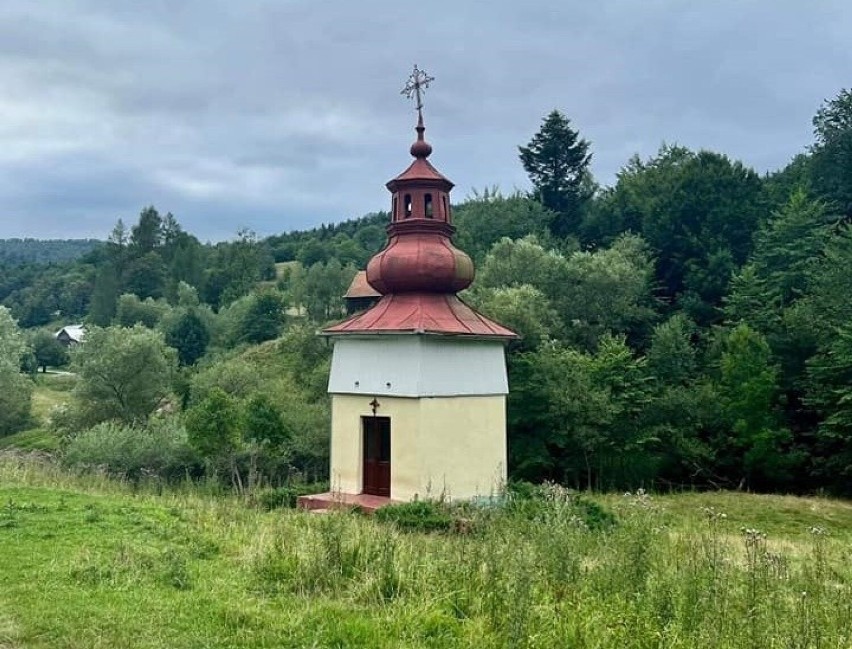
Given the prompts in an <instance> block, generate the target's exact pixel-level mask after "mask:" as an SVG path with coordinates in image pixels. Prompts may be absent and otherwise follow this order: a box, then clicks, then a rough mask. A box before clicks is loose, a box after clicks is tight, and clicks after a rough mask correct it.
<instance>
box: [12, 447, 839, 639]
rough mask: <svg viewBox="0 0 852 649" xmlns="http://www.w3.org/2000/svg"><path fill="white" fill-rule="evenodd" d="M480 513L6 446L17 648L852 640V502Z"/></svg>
mask: <svg viewBox="0 0 852 649" xmlns="http://www.w3.org/2000/svg"><path fill="white" fill-rule="evenodd" d="M590 503H592V504H590ZM580 505H582V506H580ZM597 506H600V507H602V508H603V509H602V510H599V509H598V507H597ZM607 511H609V512H612V513H613V514H614V515H615V517H616V522H615V523H614V524H611V523H609V520H610V519H609V518H608V516H606V515H605V513H606V512H607ZM464 515H465V517H466V518H465V523H466V525H465V529H468V528H470V529H469V531H468V533H466V534H458V533H454V534H433V535H426V534H420V533H405V532H402V531H399V530H397V529H396V528H394V527H393V526H391V525H388V524H382V523H379V522H377V521H375V520H372V519H366V518H363V517H361V516H359V515H355V514H345V513H340V514H327V515H310V514H305V513H300V512H293V511H287V510H285V511H274V512H263V511H260V510H258V509H256V508H253V507H252V506H250V504H248V503H246V502H245V501H244V500H238V499H236V498H234V497H227V496H215V495H205V494H204V493H203V492H202V489H201V488H199V487H187V488H185V489H183V490H181V489H178V490H175V491H170V492H165V493H159V494H157V489H155V488H154V487H153V486H152V487H146V488H133V486H132V485H127V484H121V483H116V482H112V481H110V480H108V479H106V478H104V477H102V476H98V475H89V476H73V475H70V474H67V473H64V472H63V471H62V470H61V469H59V468H58V467H56V466H55V465H54V464H53V463H52V462H51V461H50V460H47V459H43V458H41V459H39V458H34V457H28V456H23V455H20V454H15V453H12V452H9V451H6V452H5V453H3V452H0V647H2V648H3V649H18V648H20V647H75V648H76V647H81V648H82V647H169V648H171V647H199V648H200V647H754V648H758V647H760V648H763V647H825V648H829V647H831V648H834V647H850V646H852V566H851V565H850V548H851V547H852V504H850V503H848V502H842V501H836V500H828V499H812V498H793V497H779V496H755V495H748V494H735V493H713V494H684V495H671V496H661V497H650V498H649V497H647V496H645V495H642V494H640V495H635V494H634V495H631V496H603V497H591V496H589V497H584V500H582V501H579V502H578V501H577V500H576V497H575V496H572V495H570V494H565V493H563V492H562V491H561V490H559V489H554V490H552V492H551V493H550V496H549V497H548V498H545V499H544V500H539V501H530V502H526V503H520V504H517V505H516V506H514V507H513V508H511V509H510V510H508V511H507V510H502V509H497V508H491V509H488V508H486V509H483V510H481V511H478V512H468V513H466V514H464ZM741 528H747V529H746V530H745V531H743V529H741ZM758 529H759V531H757V530H758ZM764 534H765V537H764Z"/></svg>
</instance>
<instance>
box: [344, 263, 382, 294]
mask: <svg viewBox="0 0 852 649" xmlns="http://www.w3.org/2000/svg"><path fill="white" fill-rule="evenodd" d="M381 296H382V294H381V293H379V292H378V291H377V290H376V289H374V288H373V287H372V286H370V283H369V282H368V281H367V271H366V270H359V271H358V272H357V273H356V274H355V277H353V278H352V283H351V284H350V285H349V288H348V289H347V290H346V293H344V295H343V297H344V299H345V298H358V297H381Z"/></svg>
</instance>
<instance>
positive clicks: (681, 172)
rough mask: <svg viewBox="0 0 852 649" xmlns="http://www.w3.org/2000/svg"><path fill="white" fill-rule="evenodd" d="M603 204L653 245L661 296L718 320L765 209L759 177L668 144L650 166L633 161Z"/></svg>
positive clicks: (706, 320)
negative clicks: (735, 274) (721, 305)
mask: <svg viewBox="0 0 852 649" xmlns="http://www.w3.org/2000/svg"><path fill="white" fill-rule="evenodd" d="M600 200H601V201H603V202H604V203H606V205H601V206H599V207H597V208H596V210H597V211H598V212H608V213H609V214H610V216H608V217H607V219H606V220H607V222H608V223H610V224H612V225H613V226H614V227H617V228H625V229H627V230H630V231H632V232H635V233H637V234H641V235H642V237H643V238H644V239H645V241H647V242H648V244H649V246H650V248H651V250H652V252H653V253H654V256H655V257H656V259H657V269H656V276H657V280H658V282H659V283H660V288H661V289H662V290H661V292H662V297H664V298H666V299H667V300H671V301H678V302H679V304H680V305H681V306H685V307H689V310H690V316H691V317H692V318H693V319H694V320H696V321H697V322H698V324H700V325H703V324H712V323H714V322H715V321H717V320H718V319H719V315H720V314H719V313H718V312H717V309H718V307H719V306H720V304H721V300H722V297H723V296H724V295H725V293H726V291H727V288H728V282H729V280H730V277H731V275H732V274H733V273H734V272H735V271H736V270H737V269H738V268H739V267H740V266H741V265H742V264H743V263H745V262H746V260H747V259H748V256H749V254H750V253H751V251H752V239H753V235H754V232H755V231H756V230H757V228H758V225H759V224H760V222H761V220H762V219H763V218H764V215H765V212H766V206H765V196H764V194H763V192H762V186H761V180H760V177H759V176H758V175H757V174H756V173H755V172H754V171H753V170H752V169H749V168H747V167H745V166H743V165H742V163H740V162H732V161H731V160H729V159H728V158H727V157H726V156H724V155H720V154H718V153H713V152H711V151H699V152H698V153H694V152H692V151H690V150H688V149H685V148H683V147H671V146H664V147H663V148H662V149H661V150H660V152H659V153H658V154H657V155H656V156H654V157H653V158H651V159H650V160H648V161H646V162H643V161H641V160H640V159H639V158H638V157H634V158H633V159H632V160H631V161H630V162H629V163H628V165H627V166H626V167H625V168H624V169H622V171H621V172H620V173H619V175H618V182H617V183H616V186H615V187H614V188H613V190H612V191H610V192H606V193H605V194H604V195H603V196H602V198H601V199H600ZM596 210H592V212H595V211H596ZM598 216H600V214H598ZM604 225H606V224H604V223H598V224H596V226H595V229H596V230H597V232H598V233H599V235H600V236H603V237H604V238H609V237H613V238H614V237H615V236H617V235H618V232H617V231H613V232H606V233H604V231H605V229H606V228H605V227H604Z"/></svg>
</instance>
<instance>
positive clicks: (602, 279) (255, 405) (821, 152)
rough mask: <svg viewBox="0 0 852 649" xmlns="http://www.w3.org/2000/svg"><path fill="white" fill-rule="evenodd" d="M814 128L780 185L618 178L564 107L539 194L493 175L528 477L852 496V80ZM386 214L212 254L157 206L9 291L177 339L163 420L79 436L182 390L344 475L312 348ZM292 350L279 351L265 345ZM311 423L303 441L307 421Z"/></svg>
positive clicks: (475, 250) (518, 442) (481, 285)
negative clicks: (609, 181) (497, 182)
mask: <svg viewBox="0 0 852 649" xmlns="http://www.w3.org/2000/svg"><path fill="white" fill-rule="evenodd" d="M813 126H814V141H813V143H812V145H811V146H810V147H809V148H808V150H807V151H805V152H802V153H801V154H799V155H797V156H796V157H795V158H794V159H793V160H792V161H791V162H790V163H789V164H788V165H787V166H785V167H784V168H783V169H780V170H778V171H775V172H772V173H768V174H765V175H763V176H761V175H759V174H757V173H756V172H755V171H754V170H753V169H751V168H749V167H748V166H746V165H744V164H743V163H741V162H738V161H735V160H731V159H730V158H729V157H728V156H726V155H724V154H722V153H718V152H713V151H705V150H701V151H693V150H690V149H687V148H684V147H681V146H676V145H666V146H663V147H661V148H660V150H659V151H658V152H657V153H656V154H655V155H652V156H650V157H649V158H647V159H641V158H639V157H638V156H634V157H633V158H632V159H630V160H629V161H628V162H627V163H626V164H625V166H624V167H623V168H622V170H621V171H620V172H619V174H618V176H617V180H616V182H615V183H614V184H613V185H612V186H611V187H602V186H600V185H598V184H597V183H596V182H595V180H594V178H593V177H592V175H591V173H590V170H589V164H590V161H591V156H592V155H593V149H592V144H591V143H589V142H588V141H586V140H585V139H583V138H582V137H581V136H580V133H579V132H578V131H577V130H576V129H575V128H574V127H573V126H572V124H571V122H570V120H569V119H568V118H567V117H566V116H565V115H563V114H562V113H560V112H559V111H553V112H551V113H550V114H548V115H547V116H545V118H544V120H543V121H542V123H541V126H540V129H539V131H538V132H537V133H535V134H534V135H533V137H532V138H531V140H530V141H529V142H528V143H527V144H526V145H523V146H520V147H519V148H518V154H519V159H520V163H521V164H522V165H523V167H524V168H525V170H526V171H527V173H528V175H529V177H530V181H531V184H532V191H530V192H529V193H522V192H515V193H512V194H508V195H504V194H503V193H501V192H500V191H499V189H497V188H487V189H484V190H481V191H478V192H474V193H473V195H472V196H469V197H467V198H466V199H465V200H464V201H463V202H461V203H460V204H458V205H456V206H455V208H454V215H455V225H456V227H457V233H456V235H455V241H456V243H457V245H458V246H459V247H460V248H462V249H464V250H466V251H467V252H468V253H469V254H471V256H472V257H473V258H474V260H475V262H476V264H477V279H476V281H475V282H474V285H473V287H472V288H471V289H469V290H468V291H466V292H465V294H463V295H462V297H463V298H464V299H465V300H467V301H469V302H470V303H471V304H473V305H474V306H476V307H477V308H479V309H480V310H482V311H483V312H484V313H486V314H487V315H489V316H491V317H494V318H495V319H497V320H498V321H501V322H503V323H505V324H507V325H508V326H511V327H513V328H515V329H516V330H517V331H518V332H519V333H520V334H521V335H522V338H521V339H520V340H519V341H516V342H513V343H512V344H511V345H510V347H509V350H508V365H509V376H510V388H511V393H510V396H509V405H508V420H509V450H510V465H511V466H510V472H511V475H512V476H514V477H517V478H523V479H529V480H541V479H545V478H547V479H552V480H556V481H559V482H562V483H567V484H572V485H576V486H579V487H585V486H591V487H600V488H615V487H618V488H627V487H634V486H637V485H651V484H656V485H677V486H682V485H697V486H724V487H738V486H742V487H747V488H751V489H759V490H774V489H783V490H794V491H810V490H815V489H831V490H834V491H838V492H844V493H848V492H849V491H850V489H852V405H850V404H852V329H850V325H849V322H850V317H849V316H850V315H852V314H850V313H849V311H850V309H852V307H849V306H848V304H849V301H848V299H847V295H848V294H849V292H850V289H852V273H850V272H849V271H848V268H849V267H850V263H851V262H852V232H850V217H852V171H851V170H852V92H850V91H848V90H843V91H841V92H840V93H839V94H838V95H837V96H836V97H835V98H834V99H832V100H829V101H825V102H824V103H823V104H822V105H821V106H820V107H819V108H818V110H817V112H816V115H815V117H814V120H813ZM387 220H388V217H387V214H385V213H376V214H371V215H367V216H365V217H362V218H360V219H354V220H350V221H345V222H343V223H338V224H329V225H322V226H319V227H317V228H314V229H311V230H306V231H299V232H290V233H286V234H281V235H277V236H273V237H269V238H267V239H264V240H259V239H258V238H257V237H254V236H253V235H252V234H251V233H248V232H243V233H240V235H239V236H238V237H237V238H236V239H235V240H234V241H231V242H226V243H221V244H216V245H215V246H212V245H202V244H200V243H199V242H198V241H197V239H195V237H193V236H192V235H190V234H188V233H186V232H184V231H183V230H182V228H181V227H180V226H179V224H178V223H177V221H176V219H175V218H174V217H173V216H172V215H170V214H168V215H166V216H161V215H160V214H159V213H158V212H157V211H156V210H155V209H154V208H146V210H143V212H142V214H140V217H139V221H138V223H137V224H136V225H134V226H133V227H131V228H130V229H129V230H127V229H126V228H125V227H124V225H123V224H122V223H121V222H119V224H117V226H116V228H115V230H114V231H113V233H112V234H111V236H110V237H109V240H108V242H107V243H106V244H105V245H104V246H102V247H100V248H98V249H96V250H93V251H91V252H90V253H88V254H87V255H86V256H84V257H83V258H81V259H80V260H78V261H76V262H73V263H70V264H66V265H60V266H50V267H37V266H34V265H24V266H20V267H19V270H18V271H17V274H16V273H11V274H8V273H4V274H3V276H2V280H0V299H2V300H3V303H4V304H6V305H7V306H8V307H9V308H10V309H11V315H13V316H14V318H15V319H17V321H18V322H19V323H20V324H22V325H24V326H26V327H30V328H31V327H33V326H38V325H43V324H47V323H49V322H51V323H55V322H56V317H57V316H56V314H57V313H59V314H61V317H62V318H72V319H73V318H79V319H85V321H86V322H88V323H89V325H90V326H91V327H95V326H98V327H101V328H102V330H103V331H124V332H125V334H124V336H123V337H125V338H126V337H127V335H129V334H127V332H135V333H134V334H133V335H141V333H142V332H141V331H140V330H139V328H140V327H142V328H143V329H145V330H148V331H154V332H156V335H157V336H160V338H158V340H161V343H158V344H162V346H163V350H166V351H163V353H164V354H166V355H168V354H169V353H171V352H168V351H167V350H168V349H172V350H174V354H175V356H174V358H173V359H172V360H167V363H168V364H169V367H172V365H173V366H174V368H175V370H174V372H172V371H171V370H170V371H168V372H160V373H159V375H160V376H169V377H171V378H170V379H169V381H168V382H167V383H165V384H163V385H162V386H161V393H158V397H157V399H152V400H151V401H149V402H147V403H148V406H146V407H145V408H142V411H146V410H147V412H134V414H133V415H132V416H127V417H124V416H119V414H115V411H114V410H110V408H111V407H112V406H110V407H106V406H103V407H101V406H99V407H98V408H96V409H95V412H98V413H101V415H98V416H94V413H93V412H91V411H89V412H84V410H85V409H82V410H78V411H77V412H76V413H75V416H76V417H77V419H76V420H74V418H73V417H72V418H71V419H69V420H68V421H71V420H74V421H76V423H72V424H68V423H67V421H66V427H67V428H69V429H73V428H74V427H75V426H76V427H77V430H78V432H79V431H81V430H88V429H90V428H91V427H92V426H97V425H100V424H99V422H98V421H96V420H98V419H99V418H100V417H102V416H103V413H106V412H112V413H113V414H111V415H110V417H108V419H110V418H111V419H116V418H118V419H119V420H120V421H122V422H123V423H124V424H125V425H128V426H134V425H137V423H138V422H140V421H144V420H146V419H147V418H148V416H149V415H150V413H151V412H153V411H156V410H157V409H158V408H159V409H161V408H162V403H163V400H164V399H165V400H167V401H168V400H171V402H174V403H175V404H177V415H176V416H178V417H183V418H184V419H182V420H181V421H182V422H183V423H182V424H181V425H182V426H189V428H193V426H195V427H196V429H197V430H201V428H203V427H202V426H200V425H199V424H198V422H202V421H203V422H206V424H205V425H206V429H208V430H219V429H217V428H216V426H224V428H222V429H221V437H222V439H221V440H219V441H218V442H217V443H216V444H207V443H206V442H205V443H202V442H199V441H198V440H196V448H201V447H204V448H205V449H207V450H206V451H205V452H204V453H202V455H204V454H205V453H206V455H207V459H208V461H212V460H211V458H212V457H213V456H215V457H216V463H217V466H218V468H219V471H220V472H224V473H228V472H230V474H232V475H234V474H235V473H234V472H236V474H239V475H243V474H245V473H246V471H245V466H244V465H245V463H248V465H251V466H254V465H256V464H257V461H258V460H257V458H258V457H261V456H262V455H263V454H262V453H259V452H254V451H250V449H255V451H256V450H257V449H258V448H260V447H259V446H257V440H258V439H259V438H258V436H257V435H256V434H254V433H251V432H249V431H251V430H255V429H257V427H258V426H260V424H259V423H258V422H257V421H255V423H253V424H249V423H247V422H248V421H249V420H251V419H252V417H253V416H254V415H253V414H252V413H254V412H255V411H257V412H265V413H267V414H266V415H264V417H265V418H266V419H265V421H267V423H268V422H269V421H273V422H276V421H279V419H280V418H283V419H281V421H285V420H286V421H289V422H290V423H289V424H287V426H284V428H286V429H287V430H289V431H291V432H290V433H288V434H286V435H283V436H281V435H277V434H273V433H269V434H268V435H267V437H269V438H274V439H276V440H278V442H276V443H280V444H284V446H287V444H290V445H291V446H289V447H287V448H288V449H289V450H288V451H287V453H285V455H287V457H289V458H294V457H300V458H302V460H299V461H300V462H307V463H309V464H310V466H311V467H313V468H312V469H311V470H316V471H321V469H320V468H319V467H321V466H322V459H321V455H322V453H323V452H324V451H322V450H321V449H322V448H324V447H323V445H322V443H320V441H319V440H321V439H323V436H324V435H326V434H327V431H326V430H325V428H326V427H327V425H328V421H327V417H328V408H327V403H326V397H325V395H324V385H323V380H322V377H323V372H324V371H325V367H326V364H327V362H328V351H329V350H328V349H327V348H324V347H323V346H322V345H319V346H314V345H313V344H310V345H308V344H307V342H306V341H308V340H309V339H312V332H313V331H315V330H316V329H317V328H318V327H319V326H321V325H322V324H324V323H326V322H328V321H331V320H335V319H340V318H341V317H342V316H343V304H342V301H341V298H340V296H341V295H342V293H343V292H344V291H345V288H346V286H347V285H348V283H349V281H350V280H351V278H352V276H353V275H354V273H355V271H356V270H357V269H358V268H363V267H364V265H365V263H366V261H367V260H368V259H369V257H370V256H371V255H372V254H374V253H375V252H376V251H377V250H379V249H380V248H381V246H382V245H384V241H385V233H384V226H385V225H386V223H387ZM7 328H8V329H11V325H7ZM93 330H94V329H93ZM94 331H99V330H94ZM98 335H101V334H96V336H98ZM103 335H104V336H106V335H107V334H103ZM110 335H114V336H115V337H116V339H117V340H118V339H122V336H121V335H118V334H110ZM271 340H277V341H276V342H275V343H271V342H267V343H265V345H266V346H261V347H256V346H257V345H258V344H260V343H263V342H264V341H271ZM269 345H273V346H274V348H275V349H277V350H279V351H278V352H277V353H269V352H264V353H261V352H257V351H254V350H262V349H267V348H268V346H269ZM25 346H26V345H25ZM83 347H84V348H85V347H86V345H83ZM107 347H108V346H107ZM29 348H30V349H33V348H34V344H33V342H31V344H30V346H29ZM90 349H91V347H90ZM306 350H312V351H310V353H307V351H306ZM16 351H18V347H15V349H14V350H13V351H12V352H9V354H11V355H12V356H13V355H14V353H15V352H16ZM22 353H23V355H24V356H26V352H22ZM80 353H81V354H83V351H82V350H80ZM82 359H83V356H80V358H78V359H77V360H76V361H75V362H76V367H78V369H79V370H80V371H81V376H84V375H85V372H83V371H82V368H83V366H84V364H83V360H82ZM35 362H36V363H37V362H38V360H36V361H35ZM252 363H254V364H255V365H257V363H259V364H260V366H261V367H263V368H265V369H263V371H264V372H266V371H269V372H272V373H271V374H270V375H269V376H273V375H275V372H274V370H273V369H270V367H271V366H270V367H267V364H272V363H283V364H284V365H285V366H286V367H287V368H289V369H288V371H287V372H285V373H284V374H282V375H281V376H280V377H279V378H280V381H278V384H280V385H279V387H278V388H276V389H274V390H271V391H270V390H269V389H266V388H264V387H263V386H262V383H261V384H259V383H257V382H256V381H251V380H249V379H248V378H246V377H247V375H248V374H249V373H250V372H249V369H248V368H247V367H246V364H249V365H250V364H252ZM7 365H9V366H10V367H11V366H12V365H14V363H13V362H10V364H7ZM30 365H33V362H30ZM261 373H262V372H261ZM199 377H201V378H199ZM83 382H84V383H85V381H83ZM246 386H253V387H250V388H249V387H246ZM82 389H83V388H81V390H82ZM167 395H171V396H167ZM293 395H299V397H298V398H295V399H294V398H293ZM80 396H81V398H82V396H83V393H82V392H81V395H80ZM86 399H87V400H88V402H90V403H94V402H93V401H92V399H93V397H92V395H91V394H88V395H87V396H86ZM258 399H260V401H257V400H258ZM154 402H156V403H157V404H159V405H158V406H157V407H156V408H153V409H152V408H151V404H153V403H154ZM80 403H81V404H82V403H83V402H82V401H81V402H80ZM193 409H194V410H193ZM90 410H91V409H90ZM190 411H192V412H194V413H195V414H191V412H190ZM223 412H224V413H231V414H230V415H227V416H224V415H222V413H223ZM270 412H275V413H277V414H269V413H270ZM234 413H242V414H239V415H238V414H234ZM205 417H206V419H205ZM262 418H263V417H262ZM193 422H195V423H193ZM216 422H219V423H218V424H217V423H216ZM229 422H230V424H229ZM234 422H236V423H234ZM297 422H298V423H297ZM231 424H232V425H231ZM228 425H231V427H230V428H228ZM276 425H277V424H276ZM282 425H283V424H282ZM234 426H236V428H235V427H234ZM272 428H275V426H273V427H272ZM270 430H271V429H270ZM305 430H309V431H310V433H309V434H305V435H301V434H296V435H295V437H299V438H300V439H299V442H298V444H297V446H298V448H299V449H300V450H298V452H297V451H295V450H293V449H294V448H295V447H294V446H293V444H295V442H294V441H293V440H294V439H295V437H294V433H293V431H305ZM187 434H188V435H189V437H190V438H192V434H190V433H187ZM284 439H287V440H290V441H288V442H287V443H286V444H285V443H284V442H282V441H281V440H284ZM227 440H231V441H230V442H227ZM208 441H209V440H208ZM205 444H206V445H205ZM217 444H220V445H218V446H217ZM282 448H283V447H282ZM309 449H313V450H314V451H316V452H318V453H319V454H320V457H319V458H318V456H317V455H316V454H314V455H311V453H310V452H309ZM318 449H319V450H318ZM235 458H236V459H235ZM240 458H242V459H240ZM305 458H310V459H309V460H307V459H305ZM241 462H242V463H243V464H240V463H241ZM252 463H255V464H254V465H252ZM306 466H307V465H306ZM241 467H242V469H241ZM226 469H227V470H226Z"/></svg>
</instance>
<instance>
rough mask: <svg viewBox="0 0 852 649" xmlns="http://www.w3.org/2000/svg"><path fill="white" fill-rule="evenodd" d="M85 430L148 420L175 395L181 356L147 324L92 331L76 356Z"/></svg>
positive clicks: (77, 393)
mask: <svg viewBox="0 0 852 649" xmlns="http://www.w3.org/2000/svg"><path fill="white" fill-rule="evenodd" d="M71 360H72V367H73V369H74V370H75V371H76V372H77V374H78V381H77V385H76V386H75V388H74V396H75V401H76V403H77V405H78V407H79V412H80V415H81V421H80V423H81V424H82V425H84V426H85V425H93V424H95V423H97V422H100V421H107V420H111V419H116V420H120V421H123V422H125V423H128V424H133V423H136V422H139V421H144V420H145V419H147V418H148V416H149V415H150V414H151V413H152V412H153V411H154V410H155V409H156V408H157V407H158V406H160V405H161V404H162V403H163V401H164V399H165V398H166V397H167V396H168V394H169V391H170V385H171V379H172V376H173V374H174V372H175V370H176V369H177V353H176V352H175V350H174V349H172V348H171V347H169V346H167V345H166V343H165V341H164V340H163V335H162V334H161V333H160V332H158V331H152V330H150V329H146V328H145V327H143V326H141V325H134V326H133V327H131V328H122V327H107V328H103V329H102V328H100V327H91V328H89V329H88V330H87V331H86V339H85V341H83V343H81V344H80V345H77V346H76V347H75V348H74V349H73V350H72V352H71Z"/></svg>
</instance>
